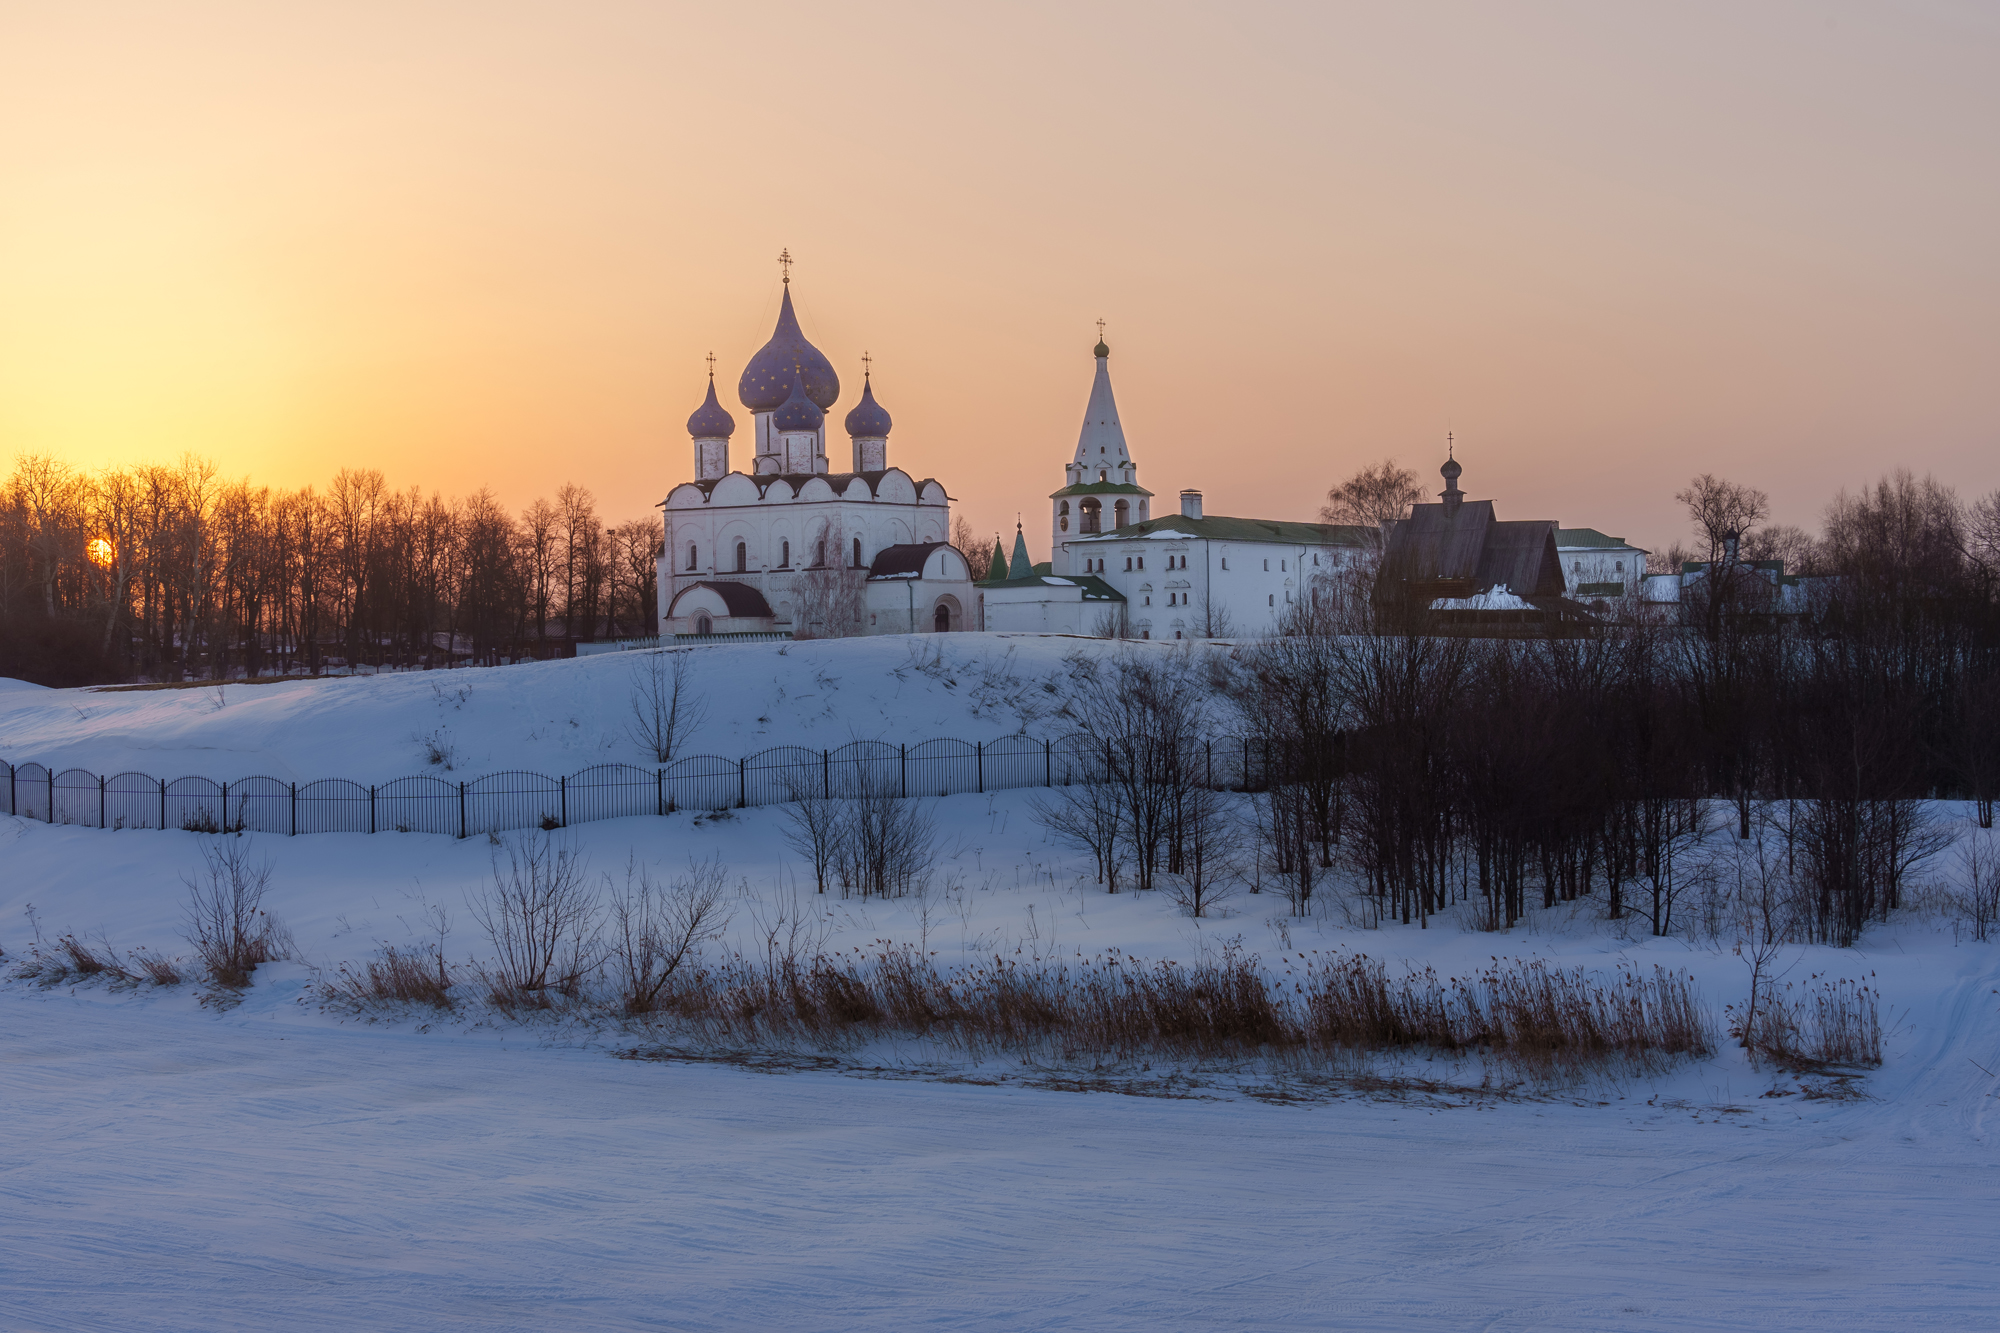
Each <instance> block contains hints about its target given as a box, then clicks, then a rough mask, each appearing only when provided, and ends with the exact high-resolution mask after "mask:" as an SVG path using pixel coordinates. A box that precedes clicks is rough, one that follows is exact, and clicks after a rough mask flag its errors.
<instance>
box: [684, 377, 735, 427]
mask: <svg viewBox="0 0 2000 1333" xmlns="http://www.w3.org/2000/svg"><path fill="white" fill-rule="evenodd" d="M735 430H736V418H735V417H732V416H730V415H729V412H728V410H727V409H725V408H724V407H723V406H722V404H721V403H718V402H716V401H715V380H714V378H713V377H712V376H711V377H710V379H709V381H708V400H707V401H706V402H704V403H703V404H702V405H701V406H700V407H697V408H696V409H695V410H694V415H693V416H691V417H689V418H688V434H689V435H690V436H691V437H693V438H694V439H697V440H726V439H728V438H729V437H730V435H732V434H733V433H735Z"/></svg>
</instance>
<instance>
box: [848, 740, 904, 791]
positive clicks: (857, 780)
mask: <svg viewBox="0 0 2000 1333" xmlns="http://www.w3.org/2000/svg"><path fill="white" fill-rule="evenodd" d="M826 764H827V789H828V791H830V792H831V793H832V794H833V795H835V796H842V797H848V798H852V797H856V796H871V795H872V796H915V795H917V794H918V790H917V788H916V787H914V786H908V785H907V784H908V782H909V780H910V779H909V765H908V762H907V760H906V758H905V755H904V750H903V747H902V746H900V745H891V744H889V742H887V741H850V742H848V743H847V744H846V745H843V746H841V747H840V748H839V749H838V750H831V751H829V752H828V753H827V756H826Z"/></svg>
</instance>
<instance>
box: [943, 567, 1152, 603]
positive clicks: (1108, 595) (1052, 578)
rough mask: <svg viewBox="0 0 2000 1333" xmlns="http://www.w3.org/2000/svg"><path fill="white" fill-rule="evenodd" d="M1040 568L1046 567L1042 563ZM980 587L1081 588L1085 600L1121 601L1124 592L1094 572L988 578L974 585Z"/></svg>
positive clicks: (1123, 597)
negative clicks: (1018, 577) (1017, 577)
mask: <svg viewBox="0 0 2000 1333" xmlns="http://www.w3.org/2000/svg"><path fill="white" fill-rule="evenodd" d="M1042 568H1044V569H1046V568H1047V566H1046V565H1044V566H1042ZM976 586H978V587H981V588H1061V587H1064V586H1069V587H1076V588H1081V589H1083V600H1084V601H1086V602H1122V601H1124V600H1125V594H1124V593H1122V592H1120V591H1118V589H1116V588H1114V587H1112V586H1111V585H1110V584H1108V583H1106V582H1105V581H1104V580H1103V579H1101V578H1098V577H1097V575H1095V574H1072V575H1068V576H1060V577H1059V576H1057V575H1053V574H1030V575H1029V576H1028V577H1027V578H1024V579H988V580H987V581H986V582H984V583H981V584H978V585H976Z"/></svg>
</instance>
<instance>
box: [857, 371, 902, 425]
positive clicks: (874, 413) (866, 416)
mask: <svg viewBox="0 0 2000 1333" xmlns="http://www.w3.org/2000/svg"><path fill="white" fill-rule="evenodd" d="M893 424H895V423H893V422H892V421H890V420H889V414H888V413H887V412H885V411H883V410H882V404H880V403H878V402H876V401H875V386H874V385H872V384H870V383H869V382H868V380H867V379H866V377H864V378H863V379H862V381H861V401H860V402H858V403H856V404H855V405H854V410H853V411H852V412H849V413H848V414H847V433H848V434H849V435H852V436H853V437H854V438H855V439H857V440H883V439H887V438H888V437H889V427H890V426H892V425H893Z"/></svg>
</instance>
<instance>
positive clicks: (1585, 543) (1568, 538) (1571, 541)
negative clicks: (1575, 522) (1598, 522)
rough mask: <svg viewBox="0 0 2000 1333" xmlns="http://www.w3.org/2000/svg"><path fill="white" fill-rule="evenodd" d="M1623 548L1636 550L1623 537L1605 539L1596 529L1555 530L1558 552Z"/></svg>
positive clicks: (1636, 548)
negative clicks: (1607, 547)
mask: <svg viewBox="0 0 2000 1333" xmlns="http://www.w3.org/2000/svg"><path fill="white" fill-rule="evenodd" d="M1592 546H1596V547H1606V546H1623V547H1626V548H1628V549H1630V550H1634V551H1636V550H1638V549H1639V548H1638V547H1636V546H1633V545H1632V543H1631V542H1628V541H1626V540H1625V539H1624V538H1623V537H1607V536H1605V535H1604V534H1603V533H1601V532H1599V531H1598V530H1597V529H1596V528H1557V529H1556V549H1557V550H1558V551H1569V550H1579V549H1583V548H1586V547H1592Z"/></svg>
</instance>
